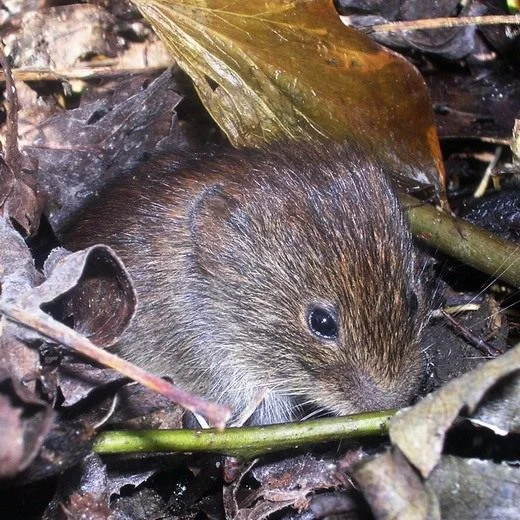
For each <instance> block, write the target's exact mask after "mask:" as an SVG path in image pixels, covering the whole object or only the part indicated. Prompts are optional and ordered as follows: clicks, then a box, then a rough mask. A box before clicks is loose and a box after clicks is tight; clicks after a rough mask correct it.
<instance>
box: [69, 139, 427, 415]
mask: <svg viewBox="0 0 520 520" xmlns="http://www.w3.org/2000/svg"><path fill="white" fill-rule="evenodd" d="M94 243H106V244H108V245H110V246H112V247H113V248H114V249H115V250H116V251H117V252H118V253H119V254H120V255H121V257H122V258H123V260H124V262H125V263H126V264H127V266H128V268H129V270H130V272H131V274H132V276H133V278H134V281H135V284H136V288H137V293H138V298H139V307H138V313H137V316H136V319H134V321H133V323H132V325H131V326H130V328H129V330H128V332H127V334H126V335H125V336H124V338H123V339H122V340H121V342H120V343H119V345H118V347H117V350H118V351H119V352H120V353H121V355H122V356H124V357H126V358H128V359H130V360H132V361H134V362H136V363H138V364H140V365H142V366H143V367H145V368H148V369H151V370H153V371H154V372H156V373H158V374H160V375H169V376H171V377H172V378H173V379H174V381H175V382H176V383H178V384H180V385H182V386H184V387H186V388H188V389H191V390H194V391H196V392H198V393H200V394H202V395H204V396H206V397H209V398H212V399H216V400H218V401H221V402H224V403H226V404H229V405H231V406H232V407H233V408H234V409H235V410H236V411H237V412H239V411H241V410H242V409H243V408H244V407H246V406H247V405H248V404H249V403H250V402H251V401H252V400H253V399H254V398H255V396H256V395H258V393H259V392H260V391H262V390H264V389H265V390H268V392H269V393H268V395H267V397H266V399H265V401H264V402H263V404H262V405H261V407H260V408H259V410H258V411H257V412H256V414H255V416H254V421H255V422H260V423H268V422H278V421H282V420H286V419H291V418H296V417H298V416H299V415H300V414H301V413H302V412H301V411H300V407H299V405H301V404H310V405H312V406H314V407H317V408H320V409H323V410H327V411H329V412H332V413H335V414H347V413H352V412H358V411H364V410H372V409H378V408H391V407H394V406H400V405H404V404H407V403H408V402H409V401H410V399H411V398H413V397H414V396H415V395H416V394H417V392H418V385H419V381H420V379H421V375H422V372H423V367H422V359H421V355H420V350H419V346H418V337H419V334H420V332H421V329H422V327H423V325H424V322H425V319H426V317H425V315H426V312H425V307H426V305H425V304H424V298H423V294H422V289H421V284H420V283H419V281H418V267H417V260H416V258H415V254H414V251H413V246H412V241H411V237H410V234H409V231H408V228H407V225H406V223H405V220H404V217H403V214H402V211H401V208H400V206H399V203H398V200H397V197H396V195H395V193H394V191H393V190H392V188H391V187H390V185H389V182H388V179H387V177H386V176H385V174H384V173H383V172H382V170H381V168H380V167H378V166H377V165H375V164H373V163H372V162H371V161H370V160H368V159H367V158H366V157H364V156H363V154H361V153H359V152H356V151H354V150H342V149H340V148H339V147H336V146H333V145H326V146H316V147H311V146H309V145H291V146H279V147H275V148H273V149H271V150H269V151H266V152H261V151H240V152H237V151H231V152H223V153H219V154H216V155H215V156H197V157H194V158H183V157H179V156H177V155H165V156H162V157H157V158H155V159H153V160H151V161H149V162H147V163H146V164H144V165H142V166H141V167H140V168H138V170H137V171H136V172H134V173H133V174H132V175H131V176H129V177H127V178H126V179H123V180H121V181H119V182H118V183H117V184H115V185H113V186H112V187H111V188H110V189H109V190H108V191H107V192H106V193H105V194H104V195H103V196H102V197H101V198H100V199H98V200H96V201H94V202H93V203H92V204H91V205H90V206H89V207H88V208H87V210H86V211H85V212H84V213H83V214H82V215H81V216H80V217H79V218H78V220H77V223H76V224H75V225H74V226H72V227H71V229H70V231H69V233H68V234H67V236H66V244H67V245H68V246H69V247H73V248H82V247H85V246H87V245H91V244H94ZM416 298H417V299H416ZM414 300H415V301H414ZM417 302H418V305H417ZM316 303H317V304H321V306H323V307H327V308H334V309H336V312H337V315H338V317H339V335H338V338H337V339H336V340H330V339H329V340H324V339H320V338H318V337H316V336H315V335H314V334H313V333H312V332H311V331H310V330H309V327H308V322H307V311H308V309H309V306H310V305H312V304H316Z"/></svg>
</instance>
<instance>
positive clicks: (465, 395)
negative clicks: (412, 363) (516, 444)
mask: <svg viewBox="0 0 520 520" xmlns="http://www.w3.org/2000/svg"><path fill="white" fill-rule="evenodd" d="M519 370H520V345H518V346H516V347H515V348H514V349H512V350H510V351H509V352H507V353H505V354H503V355H502V356H500V357H499V358H497V359H494V360H492V361H488V362H487V363H485V364H484V365H482V366H480V367H479V368H477V369H476V370H474V371H472V372H469V373H468V374H465V375H463V376H462V377H459V378H458V379H455V380H453V381H450V382H449V383H448V384H447V385H446V386H444V387H443V388H441V389H440V390H438V391H437V392H435V393H433V394H430V395H427V396H426V397H425V398H424V399H423V400H422V401H420V402H419V403H418V404H417V405H415V406H414V407H413V408H411V409H409V410H406V411H404V412H401V413H398V414H397V415H396V416H395V417H394V419H393V420H392V423H391V425H390V438H391V440H392V442H393V443H394V444H395V445H397V446H398V447H399V449H400V450H401V451H402V452H403V453H404V454H405V455H406V457H407V458H408V460H409V461H410V462H411V463H412V464H413V465H414V466H415V467H416V468H417V469H418V470H419V471H420V472H421V474H422V475H423V476H424V477H427V476H428V475H429V474H430V473H431V471H432V470H433V468H434V467H435V465H436V464H437V463H438V461H439V458H440V455H441V452H442V449H443V446H444V439H445V436H446V432H447V430H448V428H450V427H451V426H452V424H453V422H454V420H455V418H456V417H457V416H458V415H459V414H460V413H461V412H462V411H464V412H465V414H467V415H470V416H471V415H472V414H473V413H474V411H475V410H476V408H477V406H479V405H480V406H485V398H486V397H489V398H490V402H491V403H494V401H495V398H496V396H495V395H494V394H493V393H491V394H489V393H488V392H490V390H491V389H493V388H494V387H495V385H497V384H498V383H500V382H501V381H503V380H505V379H506V378H507V380H508V381H511V380H510V379H509V376H511V375H513V374H515V373H516V376H518V372H519ZM518 388H519V385H518V384H515V385H513V386H512V390H513V391H516V395H517V397H516V398H510V399H509V401H508V402H509V403H510V405H511V406H513V407H515V409H516V407H517V400H518ZM509 390H510V391H511V387H510V389H509ZM504 406H506V407H507V403H506V402H504V401H503V402H502V403H501V405H500V407H499V410H500V413H499V414H498V416H497V419H496V422H497V425H503V424H504V412H503V407H504ZM486 420H487V421H489V422H490V423H491V424H492V423H493V422H494V421H495V420H494V419H493V418H492V417H491V416H490V414H489V413H488V414H486ZM516 423H517V421H513V422H510V423H509V424H511V425H516ZM425 446H428V449H425Z"/></svg>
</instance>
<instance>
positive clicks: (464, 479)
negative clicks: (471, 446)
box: [428, 456, 520, 520]
mask: <svg viewBox="0 0 520 520" xmlns="http://www.w3.org/2000/svg"><path fill="white" fill-rule="evenodd" d="M428 486H429V487H430V488H431V489H433V490H435V492H436V493H437V495H438V496H439V502H440V509H441V517H442V518H456V519H457V520H473V519H474V518H497V519H498V518H499V519H500V520H507V519H511V520H513V519H517V518H518V513H519V509H518V507H519V504H520V468H518V467H514V466H509V465H507V464H497V463H495V462H492V461H490V460H477V459H461V458H458V457H450V456H446V457H442V459H441V461H440V464H439V465H438V466H437V467H436V468H435V470H434V471H433V473H432V474H431V478H430V479H429V480H428Z"/></svg>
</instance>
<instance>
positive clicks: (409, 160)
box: [133, 0, 444, 192]
mask: <svg viewBox="0 0 520 520" xmlns="http://www.w3.org/2000/svg"><path fill="white" fill-rule="evenodd" d="M133 2H134V3H135V4H136V5H137V6H138V8H139V9H140V10H141V12H142V13H143V15H144V16H145V17H146V18H147V19H148V20H149V21H150V23H151V24H152V26H153V27H154V28H155V30H156V31H157V33H158V35H159V36H160V37H161V38H162V39H163V41H164V42H165V44H166V45H167V47H168V48H169V49H170V51H171V52H172V53H173V55H174V57H175V58H176V60H177V61H178V63H179V65H180V66H181V67H182V68H183V69H184V70H185V71H186V72H187V73H188V74H189V75H190V77H191V78H192V80H193V82H194V84H195V87H196V89H197V91H198V93H199V95H200V97H201V99H202V101H203V103H204V104H205V106H206V108H207V109H208V111H209V112H210V113H211V115H212V116H213V118H214V119H215V121H216V122H217V123H218V124H219V125H220V127H221V128H222V129H223V130H224V132H225V133H226V134H227V136H228V137H229V139H230V141H231V142H232V143H233V144H234V145H235V146H261V145H262V144H263V143H265V142H270V141H274V140H281V139H306V140H315V139H316V138H323V136H326V137H329V138H332V139H335V140H338V141H343V140H348V141H353V142H357V143H360V144H361V145H362V146H364V147H365V148H366V149H367V150H368V151H369V152H370V153H372V154H373V155H375V156H376V157H380V158H381V160H382V161H383V162H385V163H388V162H393V163H394V164H395V163H397V167H398V170H400V171H401V172H403V173H406V174H407V175H408V176H409V177H410V178H412V179H414V180H415V181H418V182H420V183H423V184H433V185H434V186H435V187H436V188H437V189H438V191H440V192H442V188H441V186H442V185H443V181H442V180H441V179H440V178H439V176H440V177H441V178H443V176H444V174H443V172H444V170H443V166H442V161H441V154H440V149H439V143H438V139H437V133H436V129H435V125H434V119H433V112H432V108H431V103H430V99H429V96H428V93H427V90H426V87H425V84H424V81H423V79H422V78H421V76H420V74H419V72H418V71H417V70H416V69H415V68H414V67H413V66H412V65H410V64H409V63H408V62H407V61H406V60H405V59H404V58H402V57H401V56H399V55H397V54H394V53H392V52H389V51H387V50H385V49H384V48H383V47H381V46H379V45H378V44H376V43H375V42H373V41H372V40H371V39H370V38H368V37H367V36H365V35H363V34H361V33H359V32H357V31H356V30H355V29H352V28H349V27H345V26H344V25H343V24H342V23H341V21H340V19H339V17H338V15H337V13H336V11H335V9H334V6H333V2H332V1H331V0H305V1H302V0H299V1H296V2H295V1H293V0H281V1H278V2H268V1H255V2H232V3H230V2H228V1H226V0H203V1H200V0H196V1H195V0H146V1H145V0H133Z"/></svg>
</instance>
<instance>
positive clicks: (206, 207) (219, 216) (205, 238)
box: [189, 184, 239, 271]
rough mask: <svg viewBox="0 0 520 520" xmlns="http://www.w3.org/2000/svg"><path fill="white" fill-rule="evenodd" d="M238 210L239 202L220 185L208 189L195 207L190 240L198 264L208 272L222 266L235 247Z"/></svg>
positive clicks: (193, 207)
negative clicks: (235, 226)
mask: <svg viewBox="0 0 520 520" xmlns="http://www.w3.org/2000/svg"><path fill="white" fill-rule="evenodd" d="M238 206H239V202H238V201H237V200H236V199H235V198H234V197H233V196H232V195H231V194H229V192H227V191H226V190H225V188H224V186H222V185H220V184H214V185H213V186H208V187H207V188H206V189H204V191H202V193H201V194H200V195H199V196H198V197H197V198H196V199H195V201H194V203H193V206H192V209H191V212H190V215H189V219H190V233H191V239H192V242H193V245H194V250H195V253H196V257H197V261H198V262H199V264H200V265H201V267H203V268H205V269H207V270H208V271H213V267H214V266H215V265H216V264H221V263H222V262H223V261H224V260H225V259H224V257H225V256H226V252H229V250H230V248H231V247H232V242H233V234H234V233H233V227H234V226H233V221H234V220H235V218H236V214H237V211H238Z"/></svg>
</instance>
